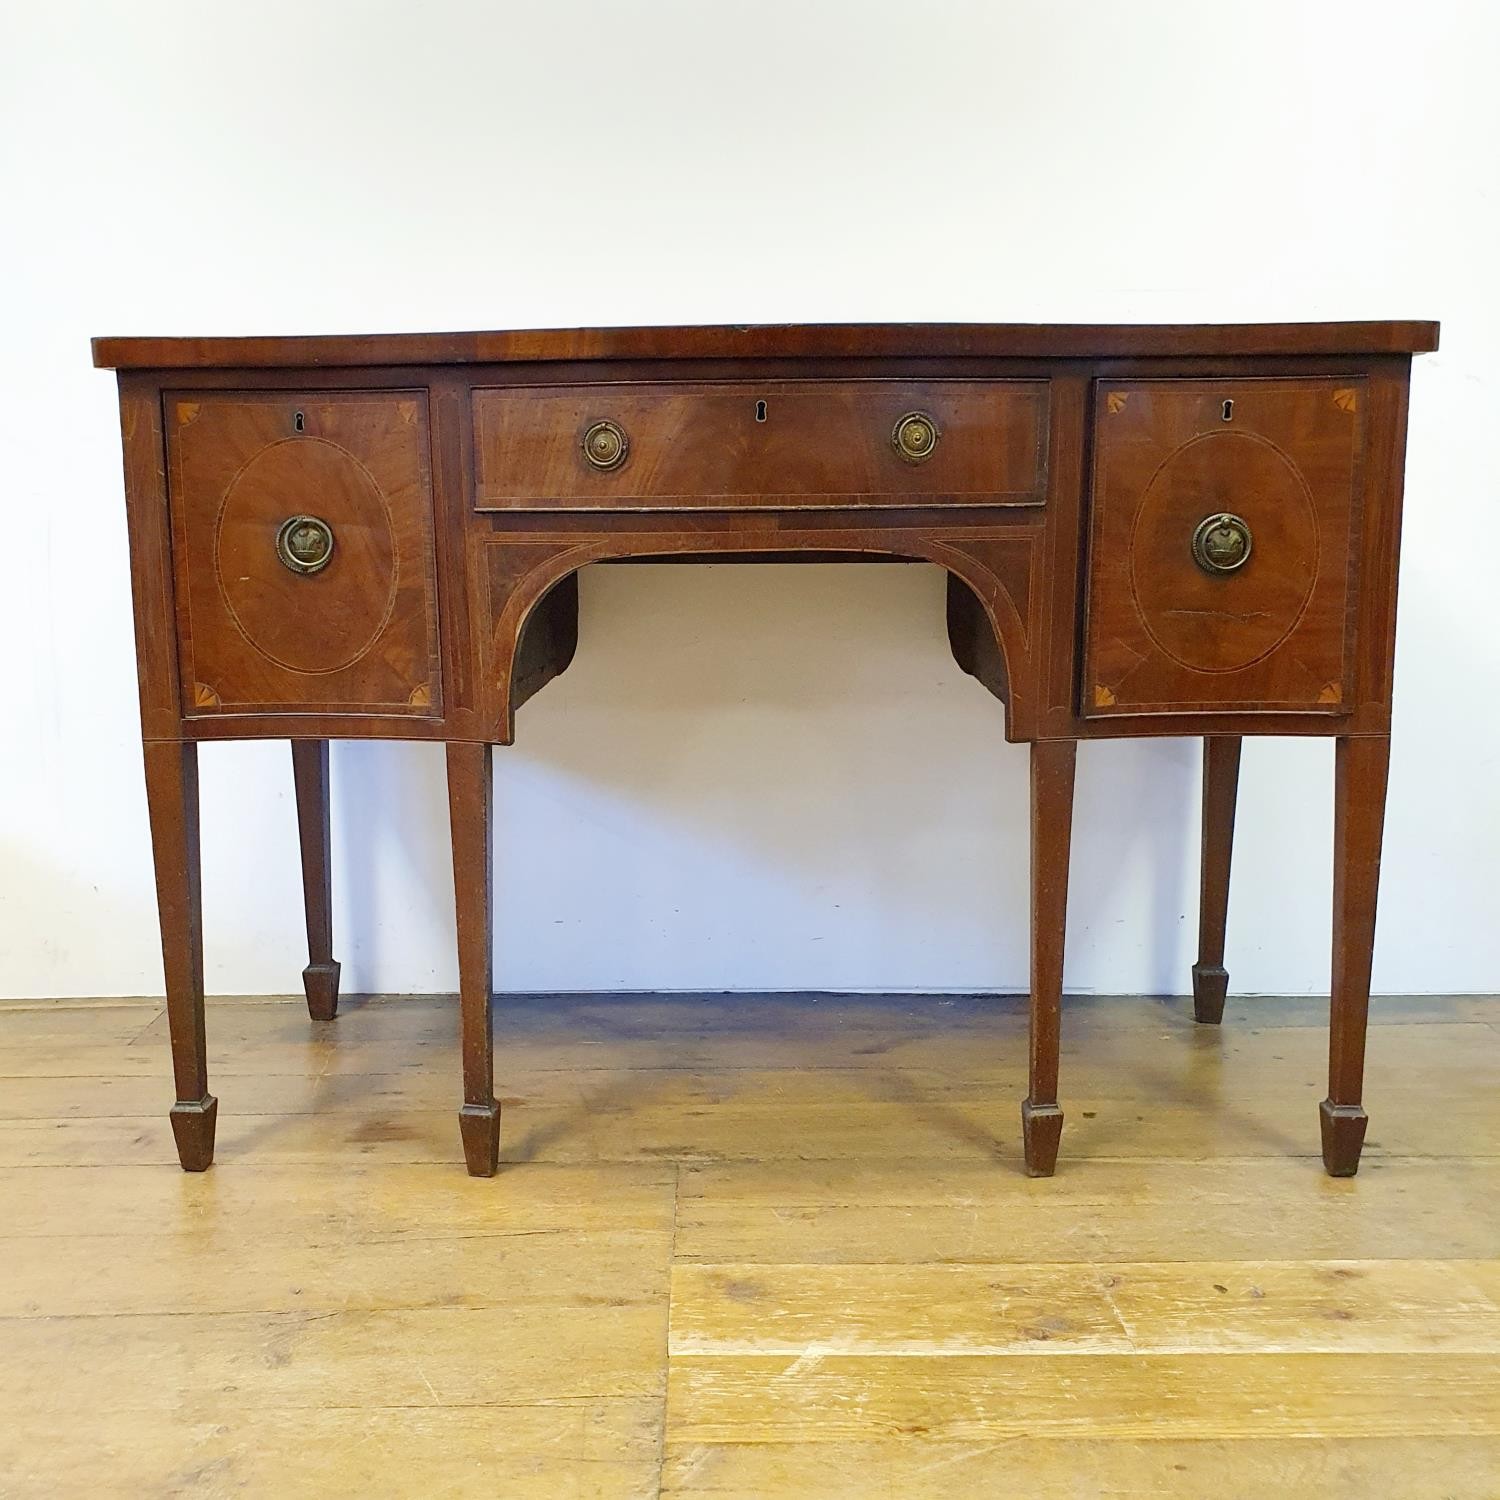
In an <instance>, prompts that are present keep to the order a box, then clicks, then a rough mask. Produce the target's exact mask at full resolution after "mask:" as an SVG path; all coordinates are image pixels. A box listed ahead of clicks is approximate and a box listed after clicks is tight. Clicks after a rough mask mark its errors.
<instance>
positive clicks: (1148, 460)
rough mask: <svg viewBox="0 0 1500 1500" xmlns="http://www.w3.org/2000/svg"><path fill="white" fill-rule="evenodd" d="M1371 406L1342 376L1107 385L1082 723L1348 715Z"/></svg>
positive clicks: (1100, 415) (1098, 431) (1096, 474)
mask: <svg viewBox="0 0 1500 1500" xmlns="http://www.w3.org/2000/svg"><path fill="white" fill-rule="evenodd" d="M1364 407H1365V398H1364V389H1363V386H1362V384H1361V383H1360V382H1359V381H1358V380H1349V379H1343V380H1275V379H1268V380H1221V381H1206V380H1202V381H1200V380H1156V381H1151V380H1146V381H1134V382H1131V381H1106V382H1101V383H1100V384H1099V386H1098V387H1097V390H1096V400H1095V411H1094V470H1093V500H1092V516H1091V526H1090V535H1089V560H1088V568H1089V592H1088V620H1087V628H1086V631H1085V645H1084V663H1083V682H1082V705H1081V706H1082V711H1083V713H1084V714H1085V715H1086V716H1090V717H1103V716H1109V715H1117V714H1152V713H1162V714H1164V713H1180V712H1185V711H1186V712H1191V711H1209V712H1212V711H1226V712H1233V711H1235V710H1240V709H1247V710H1248V709H1265V710H1283V711H1287V712H1300V713H1327V714H1339V713H1343V712H1346V711H1347V706H1348V696H1349V646H1350V641H1349V628H1350V627H1349V621H1350V618H1351V611H1350V598H1351V587H1352V584H1351V576H1350V575H1351V556H1352V550H1351V549H1352V542H1351V538H1352V535H1353V533H1354V532H1355V530H1356V527H1357V522H1358V516H1359V512H1360V509H1361V505H1362V493H1361V484H1362V450H1363V411H1364Z"/></svg>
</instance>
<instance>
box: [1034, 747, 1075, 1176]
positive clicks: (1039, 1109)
mask: <svg viewBox="0 0 1500 1500" xmlns="http://www.w3.org/2000/svg"><path fill="white" fill-rule="evenodd" d="M1077 755H1078V746H1077V744H1076V743H1075V742H1074V741H1072V740H1043V741H1038V742H1037V743H1036V744H1034V745H1032V747H1031V1059H1030V1089H1029V1091H1028V1093H1027V1097H1026V1102H1025V1103H1024V1104H1023V1105H1022V1106H1021V1131H1022V1139H1023V1141H1024V1143H1025V1147H1026V1170H1027V1172H1029V1173H1030V1174H1031V1176H1033V1177H1050V1176H1051V1175H1052V1172H1053V1169H1054V1168H1055V1167H1056V1165H1057V1147H1058V1142H1059V1140H1060V1139H1061V1137H1062V1122H1063V1116H1062V1110H1061V1109H1060V1108H1059V1107H1058V1102H1057V1067H1058V1049H1059V1046H1060V1042H1061V1026H1062V984H1063V951H1064V948H1065V945H1066V936H1067V924H1068V858H1069V854H1070V851H1071V848H1072V838H1073V770H1074V765H1075V763H1076V760H1077Z"/></svg>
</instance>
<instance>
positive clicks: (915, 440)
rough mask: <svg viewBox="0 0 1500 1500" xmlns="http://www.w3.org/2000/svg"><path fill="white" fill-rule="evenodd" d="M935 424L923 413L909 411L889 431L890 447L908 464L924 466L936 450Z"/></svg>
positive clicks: (936, 434)
mask: <svg viewBox="0 0 1500 1500" xmlns="http://www.w3.org/2000/svg"><path fill="white" fill-rule="evenodd" d="M941 436H942V434H941V433H940V432H939V431H938V425H937V422H936V421H935V420H934V419H933V418H932V417H931V416H929V415H928V414H927V413H926V412H925V411H909V412H907V414H906V415H905V416H904V417H899V418H897V421H896V425H895V427H893V428H892V429H891V446H892V447H893V448H895V450H896V452H897V453H898V454H900V456H901V457H902V458H904V459H905V460H906V461H907V463H909V464H925V463H926V462H927V460H928V459H929V458H931V457H932V455H933V452H934V451H935V450H936V448H937V444H938V438H939V437H941Z"/></svg>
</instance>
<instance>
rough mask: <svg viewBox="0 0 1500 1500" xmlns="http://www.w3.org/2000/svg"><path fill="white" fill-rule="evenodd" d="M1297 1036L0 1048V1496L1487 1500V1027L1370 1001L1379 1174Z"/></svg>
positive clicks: (1482, 1011) (389, 1035) (127, 1012)
mask: <svg viewBox="0 0 1500 1500" xmlns="http://www.w3.org/2000/svg"><path fill="white" fill-rule="evenodd" d="M1323 1009H1324V1007H1319V1006H1318V1005H1317V1004H1315V1003H1313V1002H1309V1001H1303V1000H1288V1001H1278V1000H1271V999H1262V1000H1238V1001H1231V1002H1230V1005H1229V1007H1228V1010H1227V1012H1226V1016H1225V1022H1224V1026H1223V1027H1222V1029H1220V1028H1207V1027H1198V1026H1196V1025H1194V1023H1193V1022H1192V1019H1191V1010H1190V1006H1189V1004H1188V1003H1187V1002H1185V1001H1163V1000H1157V999H1145V998H1125V999H1118V998H1117V999H1109V998H1105V997H1098V998H1090V999H1086V1000H1080V1001H1076V1002H1075V1001H1071V1000H1070V1001H1069V1003H1068V1006H1067V1011H1066V1022H1065V1035H1064V1048H1063V1072H1062V1084H1063V1106H1064V1110H1065V1111H1066V1114H1067V1124H1066V1128H1065V1130H1064V1135H1063V1148H1062V1154H1061V1159H1060V1163H1059V1169H1058V1173H1057V1176H1056V1177H1055V1178H1052V1179H1050V1180H1046V1181H1033V1180H1031V1179H1029V1178H1027V1177H1026V1176H1025V1175H1024V1173H1023V1172H1022V1170H1021V1163H1020V1152H1019V1110H1018V1103H1019V1099H1020V1096H1021V1094H1022V1092H1023V1091H1024V1073H1025V1049H1026V1032H1025V1024H1024V1007H1023V1005H1022V1003H1021V1002H1019V1001H1017V1000H1016V999H1015V998H1013V997H992V998H984V999H978V998H976V999H961V998H957V997H932V998H930V999H917V998H913V997H910V996H903V997H875V996H863V997H840V996H829V995H808V996H801V997H797V996H774V997H764V998H760V997H749V996H686V997H678V996H669V997H662V996H631V997H621V998H617V999H605V998H600V997H597V996H533V997H502V999H501V1001H500V1003H499V1006H498V1010H497V1024H496V1047H497V1058H498V1090H499V1092H500V1094H501V1096H502V1099H503V1101H504V1109H505V1114H504V1125H503V1130H502V1154H503V1161H504V1163H505V1165H504V1166H503V1168H502V1171H501V1174H500V1176H499V1177H497V1178H496V1179H494V1180H492V1181H476V1180H473V1179H470V1178H468V1177H467V1176H466V1175H465V1174H464V1172H463V1171H462V1167H461V1162H462V1153H461V1151H460V1149H459V1142H458V1132H457V1127H456V1120H455V1108H456V1102H457V1080H458V1056H457V1038H456V1035H455V1031H456V1026H455V1011H454V1005H453V1002H452V1001H451V1000H449V999H432V998H416V997H406V998H401V997H391V998H384V999H380V998H375V999H361V998H359V997H352V998H351V999H350V1000H348V1001H346V1002H345V1004H344V1007H343V1013H342V1014H341V1015H340V1016H339V1018H338V1019H337V1020H336V1021H334V1022H332V1023H327V1024H314V1023H311V1022H309V1020H308V1018H307V1015H306V1011H305V1009H304V1007H303V1006H302V1003H301V1001H300V1000H289V999H286V1000H283V999H266V998H263V997H245V998H242V999H234V1000H216V1001H214V1002H211V1004H210V1008H209V1027H208V1029H209V1038H210V1048H211V1057H212V1072H213V1079H214V1084H213V1086H214V1090H215V1092H216V1093H217V1094H218V1096H219V1098H220V1101H221V1103H220V1120H219V1150H218V1158H217V1164H216V1165H215V1167H214V1168H213V1170H212V1171H210V1172H208V1173H206V1174H203V1175H202V1176H189V1175H186V1174H183V1173H181V1172H180V1171H178V1170H177V1168H176V1166H175V1156H174V1153H173V1148H172V1139H171V1133H170V1130H169V1129H168V1126H167V1122H166V1118H165V1106H166V1104H167V1103H168V1102H169V1096H170V1069H169V1065H168V1055H167V1048H166V1038H165V1021H164V1018H163V1015H162V1009H161V1006H160V1004H159V1003H158V1002H154V1001H136V1002H131V1001H106V1000H100V1001H94V1002H56V1001H53V1002H40V1001H39V1002H35V1003H30V1004H26V1003H4V1004H0V1349H3V1352H4V1357H3V1360H0V1413H3V1414H4V1418H5V1420H4V1421H3V1422H0V1495H3V1496H5V1497H7V1500H9V1497H12V1496H33V1495H35V1496H43V1495H45V1496H48V1497H59V1496H61V1497H67V1496H73V1495H77V1496H97V1495H101V1494H122V1495H127V1494H128V1495H132V1496H133V1495H143V1496H144V1495H151V1496H156V1495H163V1496H178V1495H181V1496H194V1497H200V1496H206V1497H216V1496H231V1495H233V1496H242V1495H262V1494H263V1495H274V1496H277V1497H278V1500H279V1497H292V1500H296V1497H301V1496H326V1495H330V1494H338V1493H368V1494H407V1493H410V1494H420V1495H423V1496H450V1495H451V1496H468V1495H473V1494H479V1493H503V1494H505V1495H507V1496H519V1497H531V1496H536V1497H545V1500H570V1497H580V1500H582V1497H598V1500H636V1497H642V1500H645V1497H655V1496H658V1495H662V1496H672V1497H678V1500H688V1497H717V1500H729V1497H736V1500H776V1497H781V1496H807V1497H816V1500H879V1497H887V1496H889V1497H896V1496H901V1497H903V1500H906V1497H915V1500H921V1497H925V1496H938V1495H941V1496H942V1497H944V1500H954V1497H967V1496H971V1495H972V1496H990V1495H995V1496H1006V1495H1011V1494H1022V1493H1024V1494H1026V1495H1027V1496H1028V1500H1051V1497H1058V1500H1063V1497H1067V1500H1077V1497H1092V1496H1109V1497H1114V1496H1136V1495H1140V1496H1159V1497H1193V1500H1201V1497H1203V1496H1205V1495H1212V1496H1213V1497H1214V1500H1236V1497H1240V1496H1243V1497H1246V1500H1249V1497H1254V1500H1264V1497H1266V1496H1272V1495H1274V1496H1278V1497H1280V1496H1303V1495H1306V1496H1318V1497H1320V1500H1330V1497H1343V1496H1348V1497H1350V1500H1383V1497H1391V1500H1429V1497H1430V1500H1496V1497H1497V1496H1500V1091H1497V1090H1496V1089H1495V1088H1494V1084H1493V1079H1494V1077H1495V1064H1496V1060H1497V1058H1500V999H1486V998H1483V997H1461V998H1454V999H1449V1000H1444V999H1441V998H1430V997H1417V998H1411V999H1397V1000H1390V1001H1379V1002H1376V1006H1375V1012H1374V1016H1373V1022H1374V1024H1373V1026H1372V1029H1371V1041H1370V1063H1369V1086H1368V1090H1367V1102H1368V1105H1369V1108H1370V1114H1371V1124H1370V1133H1369V1139H1368V1145H1367V1148H1366V1162H1365V1165H1364V1167H1363V1169H1362V1171H1361V1173H1360V1175H1359V1176H1358V1177H1357V1178H1354V1179H1352V1180H1346V1181H1339V1182H1334V1181H1332V1180H1330V1179H1328V1178H1327V1177H1325V1176H1324V1175H1323V1173H1322V1171H1321V1167H1320V1163H1319V1160H1318V1131H1317V1114H1316V1106H1317V1101H1318V1099H1319V1098H1320V1097H1321V1095H1322V1092H1323V1089H1322V1083H1323V1078H1322V1071H1323V1066H1324V1055H1325V1049H1326V1045H1327V1033H1326V1029H1325V1024H1324V1021H1323V1015H1322V1010H1323Z"/></svg>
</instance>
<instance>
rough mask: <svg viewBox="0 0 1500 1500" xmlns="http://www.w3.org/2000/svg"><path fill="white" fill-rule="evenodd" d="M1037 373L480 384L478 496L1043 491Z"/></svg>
mask: <svg viewBox="0 0 1500 1500" xmlns="http://www.w3.org/2000/svg"><path fill="white" fill-rule="evenodd" d="M1047 389H1048V388H1047V382H1046V381H1044V380H842V381H809V380H798V381H761V382H750V381H743V382H741V381H736V382H702V383H687V382H682V383H678V382H645V383H618V384H602V383H601V384H593V385H570V386H505V387H496V388H489V389H482V390H476V391H475V392H474V393H473V413H474V504H475V508H476V509H478V510H481V511H526V510H545V511H557V510H575V511H588V510H725V509H732V510H749V509H781V508H786V507H805V508H824V509H842V508H852V507H862V506H879V505H910V504H922V505H925V504H933V503H937V504H943V505H967V506H983V505H1041V504H1042V503H1043V501H1044V499H1045V496H1046V487H1047Z"/></svg>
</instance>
